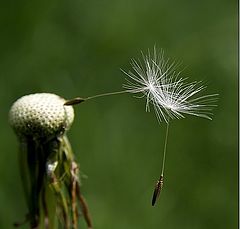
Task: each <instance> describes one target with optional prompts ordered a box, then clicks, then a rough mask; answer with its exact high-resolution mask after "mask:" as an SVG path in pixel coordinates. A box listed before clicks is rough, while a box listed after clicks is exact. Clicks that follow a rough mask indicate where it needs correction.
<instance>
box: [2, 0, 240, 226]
mask: <svg viewBox="0 0 240 229" xmlns="http://www.w3.org/2000/svg"><path fill="white" fill-rule="evenodd" d="M0 25H1V30H0V33H1V36H0V41H1V42H0V98H1V99H0V106H1V112H0V120H1V129H0V139H1V144H0V151H1V154H0V177H1V179H0V228H2V229H8V228H12V223H13V222H15V221H18V220H21V219H23V218H24V215H25V213H26V212H27V209H26V205H25V203H24V198H23V192H22V188H21V183H20V177H19V172H18V142H17V139H16V137H15V136H14V133H13V132H12V130H11V129H10V127H9V125H8V110H9V108H10V106H11V104H12V103H13V102H14V101H15V100H16V99H17V98H19V97H21V96H22V95H25V94H29V93H35V92H52V93H56V94H58V95H61V96H63V97H65V98H73V97H75V96H89V95H94V94H98V93H101V92H109V91H117V90H121V89H122V84H123V83H124V82H125V76H124V75H123V73H122V72H121V71H120V68H122V69H125V70H128V69H130V64H129V61H130V59H131V58H133V57H134V58H140V57H141V53H140V51H141V50H142V51H146V50H147V49H148V48H153V46H154V45H156V46H157V47H159V48H163V49H164V50H165V53H166V55H167V56H168V57H170V58H172V59H176V60H178V61H181V62H182V63H183V64H182V66H183V67H184V68H185V67H186V68H185V70H184V71H183V73H182V76H186V77H189V78H190V80H191V81H194V80H203V81H204V82H207V84H208V93H219V94H220V96H219V102H218V107H217V108H216V109H215V110H214V114H215V115H214V119H213V121H208V120H204V119H200V118H196V117H187V118H186V119H184V120H176V121H173V122H171V125H170V136H169V144H168V154H167V161H166V171H165V184H164V189H163V192H162V194H161V197H160V201H159V202H158V203H157V206H155V207H152V206H151V196H152V191H153V187H154V185H155V182H156V179H157V178H158V176H159V170H160V165H161V158H162V148H163V140H164V134H165V127H166V126H165V124H164V123H161V125H158V123H157V120H156V118H155V115H154V113H145V110H144V109H145V107H144V106H145V101H144V100H141V99H135V98H133V97H132V96H131V95H128V94H126V95H119V96H112V97H106V98H101V99H98V100H92V101H89V102H87V103H84V104H81V105H79V106H78V107H76V109H75V111H76V119H75V123H74V125H73V127H72V129H71V130H70V132H69V138H70V141H71V143H72V146H73V149H74V151H75V154H76V158H77V161H78V162H79V163H80V165H81V169H82V172H83V173H84V174H86V175H87V176H88V178H87V179H84V180H83V187H82V190H83V193H84V195H85V197H86V199H87V201H88V203H89V207H90V210H91V214H92V217H93V220H94V225H95V228H97V229H101V228H104V229H108V228H109V229H110V228H111V229H112V228H114V229H122V228H125V229H128V228H129V229H132V228H165V229H170V228H171V229H172V228H178V229H200V228H201V229H202V228H204V229H208V228H209V229H210V228H211V229H212V228H218V229H221V228H222V229H226V228H229V229H232V228H237V217H238V214H237V213H238V211H237V210H238V154H237V149H238V131H237V130H238V115H237V114H238V109H237V108H238V97H237V88H238V79H237V1H229V0H221V1H219V0H218V1H217V0H202V1H192V0H182V1H177V0H170V1H169V0H159V1H157V0H128V1H126V0H121V1H120V0H118V1H116V0H102V1H97V0H90V1H82V0H73V1H62V0H60V1H56V0H55V1H54V0H53V1H47V0H43V1H34V0H32V1H19V0H15V1H14V0H13V1H1V7H0ZM179 70H181V69H179ZM22 228H23V229H24V228H28V227H27V226H23V227H22ZM82 228H85V224H84V222H82Z"/></svg>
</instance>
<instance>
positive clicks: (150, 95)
mask: <svg viewBox="0 0 240 229" xmlns="http://www.w3.org/2000/svg"><path fill="white" fill-rule="evenodd" d="M142 57H143V61H136V60H132V62H131V65H132V69H133V71H130V72H128V73H126V72H124V73H125V74H126V75H127V76H128V78H127V79H126V80H127V83H126V84H124V85H123V87H124V88H125V89H126V91H127V92H129V93H134V94H137V93H142V94H143V96H142V97H146V111H150V106H151V105H152V107H153V108H154V110H155V113H156V116H157V119H158V121H163V120H164V121H165V122H168V120H169V119H180V118H184V117H185V115H186V114H188V115H194V116H198V117H202V118H207V119H211V115H212V113H211V110H212V109H213V107H214V106H215V105H214V103H215V102H216V101H217V94H212V95H204V96H202V95H200V93H201V92H202V91H203V90H204V89H205V88H206V86H204V85H203V84H202V83H201V82H196V81H195V82H192V83H189V82H188V81H187V79H186V78H182V77H180V72H178V71H177V70H176V69H177V67H178V64H177V63H175V62H170V60H169V59H166V58H165V57H164V52H163V51H161V52H160V53H157V51H156V49H155V48H154V50H153V53H152V54H151V52H150V51H149V52H148V54H147V55H144V54H142Z"/></svg>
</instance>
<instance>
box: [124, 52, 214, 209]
mask: <svg viewBox="0 0 240 229" xmlns="http://www.w3.org/2000/svg"><path fill="white" fill-rule="evenodd" d="M176 67H177V64H175V63H174V62H173V63H170V61H169V59H165V58H164V53H163V51H162V52H160V54H157V52H156V49H155V48H154V51H153V55H152V56H151V54H150V52H149V53H148V55H147V56H144V55H143V63H142V62H141V61H136V60H132V68H133V72H131V71H130V72H129V73H126V72H125V74H126V75H127V76H128V77H129V79H127V83H126V84H124V85H123V87H124V88H125V89H126V90H127V91H128V92H129V93H134V94H136V93H142V94H143V97H146V111H150V104H152V105H153V108H154V110H155V113H156V116H157V119H158V121H159V122H161V121H162V120H164V121H165V122H166V123H167V128H166V137H165V143H164V151H163V160H162V169H161V174H160V177H159V180H158V182H157V184H156V187H155V189H154V193H153V197H152V205H153V206H154V204H155V202H156V200H157V198H158V197H159V194H160V191H161V190H162V186H163V176H164V166H165V160H166V149H167V139H168V130H169V121H170V120H171V119H180V118H184V117H185V115H194V116H198V117H202V118H206V119H210V120H211V119H212V118H211V115H212V113H211V110H212V108H213V107H214V106H216V105H215V104H214V103H215V102H216V100H217V94H212V95H204V96H198V95H199V94H200V92H202V91H203V90H204V89H205V88H206V86H204V85H203V84H202V83H201V82H196V81H194V82H192V83H188V82H187V79H186V78H182V77H180V73H179V72H177V71H176ZM197 96H198V97H197Z"/></svg>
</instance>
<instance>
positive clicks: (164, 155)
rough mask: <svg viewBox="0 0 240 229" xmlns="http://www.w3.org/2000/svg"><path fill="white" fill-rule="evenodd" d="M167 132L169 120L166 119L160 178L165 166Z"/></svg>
mask: <svg viewBox="0 0 240 229" xmlns="http://www.w3.org/2000/svg"><path fill="white" fill-rule="evenodd" d="M168 132H169V120H168V121H167V128H166V135H165V142H164V150H163V160H162V171H161V174H160V178H161V177H162V176H163V173H164V166H165V161H166V152H167V141H168Z"/></svg>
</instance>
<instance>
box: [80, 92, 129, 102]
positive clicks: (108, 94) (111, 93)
mask: <svg viewBox="0 0 240 229" xmlns="http://www.w3.org/2000/svg"><path fill="white" fill-rule="evenodd" d="M127 92H128V91H127V90H123V91H115V92H107V93H103V94H98V95H93V96H89V97H87V98H84V100H90V99H95V98H99V97H104V96H110V95H118V94H124V93H127Z"/></svg>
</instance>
